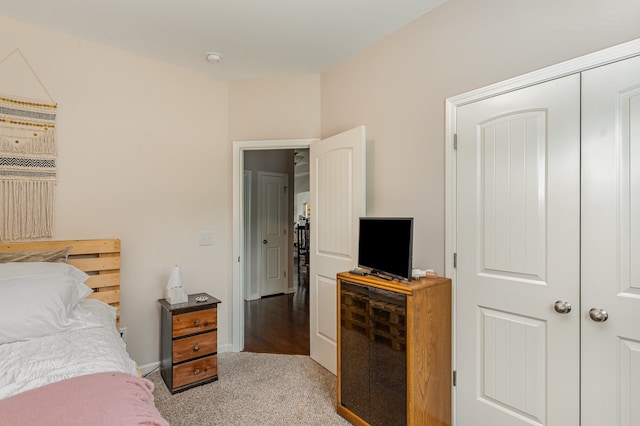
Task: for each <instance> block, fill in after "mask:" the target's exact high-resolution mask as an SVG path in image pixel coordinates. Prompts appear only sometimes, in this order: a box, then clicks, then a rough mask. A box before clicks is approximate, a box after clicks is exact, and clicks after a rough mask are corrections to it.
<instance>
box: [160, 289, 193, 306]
mask: <svg viewBox="0 0 640 426" xmlns="http://www.w3.org/2000/svg"><path fill="white" fill-rule="evenodd" d="M165 298H166V299H167V302H169V303H170V304H172V305H175V304H177V303H187V301H188V300H189V297H188V296H187V293H185V292H184V287H173V288H169V287H167V295H166V297H165Z"/></svg>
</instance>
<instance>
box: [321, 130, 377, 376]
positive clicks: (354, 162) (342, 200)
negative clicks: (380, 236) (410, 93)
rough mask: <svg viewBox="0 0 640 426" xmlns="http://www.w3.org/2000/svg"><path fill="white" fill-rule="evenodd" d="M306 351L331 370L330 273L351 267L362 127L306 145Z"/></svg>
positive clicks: (360, 194)
mask: <svg viewBox="0 0 640 426" xmlns="http://www.w3.org/2000/svg"><path fill="white" fill-rule="evenodd" d="M310 200H311V219H310V222H309V223H310V234H311V236H310V247H309V251H310V253H309V254H310V262H309V265H310V283H309V289H310V292H309V314H310V319H309V322H310V352H311V357H312V358H313V359H314V360H316V361H317V362H319V363H320V364H321V365H323V366H324V367H325V368H326V369H328V370H329V371H331V372H332V373H334V374H335V373H336V367H337V350H336V335H337V328H336V327H337V326H336V318H337V294H336V274H337V273H338V272H342V271H347V270H349V269H352V268H353V267H355V266H356V265H357V250H358V247H357V242H358V219H359V218H360V216H364V215H365V128H364V127H357V128H355V129H352V130H349V131H346V132H344V133H340V134H339V135H336V136H333V137H330V138H327V139H324V140H321V141H317V142H313V143H312V144H311V146H310Z"/></svg>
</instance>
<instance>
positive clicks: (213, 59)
mask: <svg viewBox="0 0 640 426" xmlns="http://www.w3.org/2000/svg"><path fill="white" fill-rule="evenodd" d="M205 57H206V58H207V62H209V63H210V64H219V63H220V62H221V61H222V55H221V54H219V53H218V52H209V53H207V55H206V56H205Z"/></svg>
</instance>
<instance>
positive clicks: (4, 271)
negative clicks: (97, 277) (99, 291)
mask: <svg viewBox="0 0 640 426" xmlns="http://www.w3.org/2000/svg"><path fill="white" fill-rule="evenodd" d="M87 278H89V275H87V274H86V273H84V272H82V271H80V270H79V269H77V268H75V267H73V266H71V265H68V264H64V263H43V262H27V263H5V264H0V325H1V326H0V344H1V343H8V342H14V341H18V340H29V339H33V338H37V337H42V336H46V335H48V334H52V333H58V332H61V331H66V330H72V329H79V328H84V326H85V325H84V323H83V322H82V321H81V320H78V319H76V318H75V317H74V315H73V310H74V308H75V306H76V305H77V304H78V301H80V300H81V299H83V298H84V297H86V296H87V295H89V294H91V292H92V290H91V289H90V288H89V287H87V286H86V285H84V282H85V281H86V280H87Z"/></svg>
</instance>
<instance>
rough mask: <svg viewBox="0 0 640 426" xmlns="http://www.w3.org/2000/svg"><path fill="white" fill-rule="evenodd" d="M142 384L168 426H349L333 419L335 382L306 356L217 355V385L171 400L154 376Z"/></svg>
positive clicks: (181, 394) (342, 421) (159, 377)
mask: <svg viewBox="0 0 640 426" xmlns="http://www.w3.org/2000/svg"><path fill="white" fill-rule="evenodd" d="M147 378H148V379H149V380H151V381H152V382H154V384H155V391H154V395H155V403H156V406H157V407H158V410H159V411H160V413H161V414H162V415H163V416H164V418H166V419H167V420H168V421H169V423H171V425H172V426H180V425H184V426H187V425H188V426H199V425H202V426H205V425H225V426H226V425H309V426H311V425H318V426H320V425H322V426H331V425H336V426H343V425H349V422H347V421H346V420H344V419H343V418H342V417H340V416H339V415H338V414H337V413H336V409H335V406H336V377H335V376H334V375H333V374H331V373H329V372H328V371H327V370H325V369H324V368H323V367H321V366H320V365H319V364H317V363H316V362H315V361H313V360H312V359H311V358H309V357H308V356H303V355H275V354H258V353H251V352H227V353H222V354H219V355H218V380H217V381H215V382H212V383H208V384H206V385H202V386H198V387H195V388H192V389H189V390H186V391H184V392H181V393H176V394H175V395H171V393H170V392H169V390H168V389H167V387H166V385H165V384H164V382H163V381H162V377H161V376H160V372H159V371H154V372H153V373H151V374H149V375H148V376H147Z"/></svg>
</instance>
